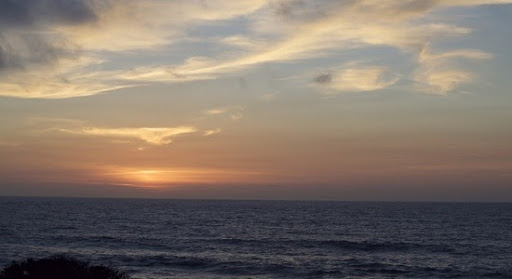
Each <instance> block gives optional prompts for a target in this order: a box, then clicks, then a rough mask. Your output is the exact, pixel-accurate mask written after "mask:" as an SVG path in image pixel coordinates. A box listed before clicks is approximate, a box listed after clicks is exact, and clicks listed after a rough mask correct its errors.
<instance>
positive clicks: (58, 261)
mask: <svg viewBox="0 0 512 279" xmlns="http://www.w3.org/2000/svg"><path fill="white" fill-rule="evenodd" d="M129 278H130V277H129V276H128V274H126V273H124V272H122V271H120V270H118V269H116V268H113V267H107V266H103V265H90V264H89V263H88V262H84V261H80V260H77V259H74V258H70V257H67V256H53V257H49V258H44V259H39V260H34V259H26V260H24V261H20V262H12V263H11V264H9V265H7V266H6V267H4V269H3V270H2V271H1V273H0V279H129Z"/></svg>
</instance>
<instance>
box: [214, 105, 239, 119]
mask: <svg viewBox="0 0 512 279" xmlns="http://www.w3.org/2000/svg"><path fill="white" fill-rule="evenodd" d="M244 110H245V108H244V107H243V106H240V105H235V106H226V107H217V108H211V109H207V110H205V111H204V113H205V114H208V115H223V114H229V116H230V118H231V119H232V120H239V119H241V118H242V117H243V116H244V114H243V112H244Z"/></svg>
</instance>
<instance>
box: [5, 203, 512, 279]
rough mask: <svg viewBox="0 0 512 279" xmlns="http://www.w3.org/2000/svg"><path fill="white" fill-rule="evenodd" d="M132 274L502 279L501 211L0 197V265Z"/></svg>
mask: <svg viewBox="0 0 512 279" xmlns="http://www.w3.org/2000/svg"><path fill="white" fill-rule="evenodd" d="M55 254H66V255H70V256H74V257H77V258H80V259H84V260H89V261H91V262H92V263H93V264H108V265H114V266H117V267H120V268H121V269H123V270H125V271H127V272H129V274H131V275H132V277H134V278H512V204H499V203H389V202H309V201H213V200H146V199H82V198H80V199H78V198H0V265H1V266H3V265H5V264H8V263H9V262H10V261H11V260H22V259H24V258H27V257H33V258H40V257H45V256H50V255H55Z"/></svg>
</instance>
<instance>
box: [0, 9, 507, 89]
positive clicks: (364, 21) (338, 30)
mask: <svg viewBox="0 0 512 279" xmlns="http://www.w3.org/2000/svg"><path fill="white" fill-rule="evenodd" d="M504 3H512V0H488V1H483V0H424V1H412V0H411V1H398V0H396V1H395V0H391V1H377V0H362V1H334V0H323V1H315V2H314V3H312V2H307V1H301V0H281V1H267V0H241V1H236V2H233V1H228V0H217V1H207V2H206V1H199V0H197V1H161V0H148V1H138V0H127V1H120V0H77V1H71V2H70V1H61V0H45V1H43V0H34V1H10V0H9V1H3V2H2V3H1V4H0V23H1V24H0V81H1V84H2V85H1V86H0V94H1V95H3V96H13V97H21V98H69V97H77V96H88V95H94V94H98V93H102V92H106V91H112V90H117V89H121V88H126V87H132V86H138V85H143V84H147V83H153V82H171V83H173V82H184V81H194V80H202V79H212V78H217V77H220V76H222V75H225V74H229V73H234V72H237V71H240V70H242V69H246V68H251V67H256V66H258V65H261V64H266V63H280V62H292V61H298V60H305V59H312V58H318V57H325V56H329V55H333V54H336V53H339V52H343V51H345V50H349V49H364V48H367V47H373V46H386V47H391V48H394V49H397V50H398V51H400V52H401V53H402V55H403V56H404V57H414V58H415V59H416V61H417V68H418V69H417V70H416V71H415V73H414V76H413V77H411V78H413V79H414V80H416V81H418V82H419V83H423V84H425V85H428V86H429V87H430V91H435V92H437V93H440V94H445V93H446V92H449V91H451V90H453V89H454V88H456V87H457V86H458V85H459V84H461V83H464V82H468V81H469V80H470V77H471V76H472V75H471V74H470V73H469V71H466V70H465V69H462V68H457V69H455V68H452V67H448V66H446V65H448V64H451V63H452V61H453V60H454V59H461V58H463V59H467V60H474V59H481V58H480V57H476V56H461V55H458V56H457V55H456V56H457V58H454V56H453V55H454V53H458V52H460V50H457V49H455V50H440V49H438V50H432V53H434V52H435V53H436V57H435V58H432V57H430V58H425V57H426V56H425V46H427V45H429V44H432V43H435V42H437V41H439V40H442V39H444V38H451V37H457V36H467V35H469V34H470V33H471V31H472V30H470V29H468V28H464V27H461V26H456V25H453V24H448V23H443V22H440V21H439V19H433V18H429V16H430V15H431V13H432V12H433V11H436V10H439V9H443V8H446V7H458V6H473V5H482V4H489V5H490V4H504ZM233 19H237V20H242V19H243V21H244V23H245V24H244V26H245V27H242V28H239V29H240V30H238V31H239V32H240V34H236V35H232V34H229V35H227V36H225V37H224V38H220V39H219V38H218V35H216V34H212V36H211V37H212V40H211V41H212V42H214V41H215V42H217V43H218V44H219V47H221V48H222V47H223V49H221V51H220V53H219V54H218V55H215V58H213V56H211V57H200V56H188V57H182V60H183V61H185V62H183V63H170V62H168V63H166V62H165V61H162V60H161V59H159V58H156V60H154V61H150V59H148V60H146V61H144V62H141V61H132V62H130V63H128V64H127V63H116V62H115V61H114V60H115V58H113V57H114V56H117V57H118V58H117V59H120V58H119V57H121V58H123V57H131V56H133V55H137V54H141V53H143V52H144V53H147V52H153V53H155V54H156V55H155V57H157V56H158V55H157V54H158V53H161V52H165V51H169V46H170V45H173V44H175V43H177V42H180V41H182V40H183V39H184V38H192V39H193V38H194V35H193V33H191V32H190V30H192V29H194V28H201V27H204V26H206V25H208V26H210V25H211V23H212V22H214V23H216V24H219V25H222V24H226V25H229V24H230V20H233ZM231 23H232V22H231ZM276 26H279V28H276ZM213 38H215V39H213ZM207 39H208V38H207ZM432 45H434V44H432ZM430 48H432V49H433V47H430ZM434 60H435V62H433V61H434ZM439 65H443V66H439ZM365 74H367V75H369V76H370V77H373V84H372V81H371V79H369V81H368V80H367V83H366V85H364V86H362V87H360V88H355V87H353V86H352V88H351V87H350V86H342V85H340V84H339V83H338V84H337V85H335V83H331V85H332V86H336V87H337V88H338V90H340V91H346V90H353V91H364V90H366V89H370V88H375V89H374V90H376V89H379V88H383V87H385V86H391V85H392V84H393V83H379V82H377V81H378V80H379V78H378V77H379V76H380V74H382V69H378V68H372V69H370V68H367V69H354V70H346V71H345V72H344V73H338V74H337V75H336V77H337V79H341V80H343V79H346V80H347V84H349V83H350V82H351V80H353V79H354V78H352V77H351V76H352V75H365ZM401 75H402V76H405V74H401ZM359 78H360V79H361V78H362V77H359Z"/></svg>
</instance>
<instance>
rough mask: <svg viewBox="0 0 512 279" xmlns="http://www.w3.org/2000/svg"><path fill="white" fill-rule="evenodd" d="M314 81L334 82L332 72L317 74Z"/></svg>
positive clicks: (319, 82)
mask: <svg viewBox="0 0 512 279" xmlns="http://www.w3.org/2000/svg"><path fill="white" fill-rule="evenodd" d="M313 82H315V83H318V84H328V83H331V82H332V74H330V73H324V74H319V75H318V76H316V77H315V78H314V79H313Z"/></svg>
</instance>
